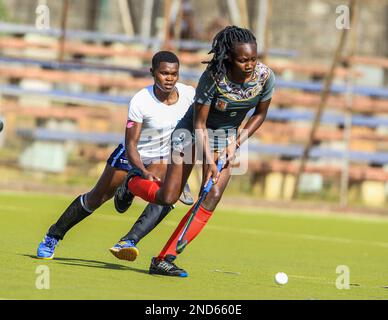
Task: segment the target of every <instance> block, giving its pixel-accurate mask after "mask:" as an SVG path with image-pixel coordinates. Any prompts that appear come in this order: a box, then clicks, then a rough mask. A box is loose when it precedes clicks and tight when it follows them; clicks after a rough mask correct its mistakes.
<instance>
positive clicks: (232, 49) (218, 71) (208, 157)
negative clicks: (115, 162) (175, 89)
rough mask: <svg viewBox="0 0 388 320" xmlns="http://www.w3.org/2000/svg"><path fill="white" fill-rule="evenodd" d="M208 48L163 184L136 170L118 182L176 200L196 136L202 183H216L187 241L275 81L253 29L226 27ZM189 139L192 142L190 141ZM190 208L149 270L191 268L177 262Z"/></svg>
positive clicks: (205, 216)
mask: <svg viewBox="0 0 388 320" xmlns="http://www.w3.org/2000/svg"><path fill="white" fill-rule="evenodd" d="M209 53H213V54H214V55H213V58H212V59H211V61H210V62H207V63H208V66H207V68H206V70H205V71H204V73H203V74H202V76H201V78H200V80H199V83H198V86H197V89H196V95H195V98H194V103H193V105H192V106H191V107H190V109H189V110H188V112H187V113H186V115H185V116H184V117H183V119H182V120H181V121H180V122H179V124H178V125H177V127H176V128H175V130H174V132H173V135H172V138H171V141H172V148H171V155H170V156H171V160H172V161H171V164H169V165H168V167H167V173H166V177H165V180H164V182H163V184H161V183H160V182H155V181H151V180H147V179H144V177H141V174H139V172H137V171H136V170H132V171H130V172H129V173H128V176H127V179H126V182H125V183H124V184H123V186H122V187H120V188H125V189H126V192H128V193H130V194H133V195H135V196H139V197H141V198H143V199H144V200H146V201H149V202H152V203H157V204H161V205H171V204H173V203H175V202H176V201H177V200H178V198H179V194H180V192H181V191H182V190H183V188H184V186H185V183H186V181H187V179H188V177H189V175H190V173H191V171H192V168H193V166H194V162H195V158H194V156H193V155H194V151H193V149H194V141H196V144H197V147H198V150H199V151H200V152H201V153H203V158H202V160H203V182H202V185H203V184H204V183H205V182H206V181H207V180H208V178H210V177H211V178H212V179H213V182H214V186H213V188H212V189H211V190H210V192H209V193H208V194H207V196H206V198H205V200H204V201H203V202H202V204H201V206H200V207H199V210H198V211H197V213H196V215H195V218H194V219H193V220H192V223H191V225H190V227H189V229H188V231H187V233H186V237H185V239H186V240H187V241H188V243H190V241H192V240H193V239H194V238H195V237H196V236H197V235H198V234H199V232H200V231H201V230H202V228H203V227H204V226H205V225H206V223H207V222H208V220H209V218H210V217H211V216H212V214H213V212H214V210H215V209H216V207H217V204H218V202H219V201H220V199H221V196H222V194H223V192H224V190H225V188H226V186H227V184H228V181H229V179H230V176H231V164H230V160H231V159H233V157H234V153H235V150H236V148H239V146H240V145H241V144H242V143H244V141H245V140H246V139H248V138H249V137H250V136H251V135H252V134H253V133H254V132H255V131H256V130H258V129H259V128H260V126H261V125H262V123H263V122H264V120H265V118H266V115H267V111H268V108H269V105H270V102H271V97H272V94H273V90H274V86H275V76H274V73H273V71H272V70H271V69H270V68H269V67H267V66H266V65H264V64H262V63H260V62H259V61H258V57H257V43H256V38H255V36H254V35H253V34H252V33H251V31H249V30H247V29H242V28H239V27H236V26H228V27H226V28H225V29H223V30H222V31H220V32H219V33H218V34H217V35H216V36H215V38H214V40H213V44H212V50H211V51H210V52H209ZM251 109H253V114H252V115H251V116H250V118H249V119H248V121H247V122H246V124H245V125H244V127H243V129H245V130H243V131H245V133H246V134H239V132H238V128H239V127H240V125H241V123H242V122H243V120H244V119H245V117H246V115H247V113H248V111H250V110H251ZM211 132H213V133H214V132H217V134H210V133H211ZM220 132H221V133H222V134H220ZM240 132H242V131H240ZM185 133H186V136H185ZM188 138H189V141H190V143H187V140H188ZM220 153H222V157H224V156H225V155H227V157H228V159H229V161H228V160H227V161H226V162H225V164H224V167H223V169H222V171H221V172H218V169H217V164H216V161H217V159H218V158H219V157H220V156H221V155H220ZM123 193H124V192H123ZM193 208H194V206H193ZM193 208H191V210H192V209H193ZM191 210H190V211H189V212H188V213H187V214H186V215H185V216H184V218H183V219H182V220H181V222H180V224H179V225H178V227H177V228H176V230H175V231H174V233H173V234H172V236H171V237H170V239H169V240H168V241H167V243H166V245H165V246H164V248H163V249H162V251H161V252H160V253H159V256H158V257H154V258H152V261H151V266H150V269H149V272H150V273H151V274H160V275H169V276H179V277H186V276H187V272H186V271H185V270H183V269H182V268H179V267H178V266H176V265H175V264H174V260H175V258H176V256H177V252H176V245H177V242H178V239H179V236H180V234H181V233H182V230H183V229H184V226H185V224H186V221H187V220H188V218H189V217H190V213H191Z"/></svg>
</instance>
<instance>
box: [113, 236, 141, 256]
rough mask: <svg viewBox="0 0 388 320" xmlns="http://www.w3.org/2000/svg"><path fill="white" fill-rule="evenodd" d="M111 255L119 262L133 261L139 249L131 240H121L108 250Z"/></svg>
mask: <svg viewBox="0 0 388 320" xmlns="http://www.w3.org/2000/svg"><path fill="white" fill-rule="evenodd" d="M109 251H110V252H112V254H113V255H114V256H115V257H116V258H118V259H121V260H128V261H135V260H136V258H137V256H138V255H139V249H138V248H137V247H136V245H135V243H134V242H133V241H132V240H121V241H119V242H118V243H116V244H115V245H114V246H113V247H112V248H110V249H109Z"/></svg>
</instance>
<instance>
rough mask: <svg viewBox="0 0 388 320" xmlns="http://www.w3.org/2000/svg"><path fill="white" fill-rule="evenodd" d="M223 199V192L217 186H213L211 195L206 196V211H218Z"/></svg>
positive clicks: (204, 204)
mask: <svg viewBox="0 0 388 320" xmlns="http://www.w3.org/2000/svg"><path fill="white" fill-rule="evenodd" d="M221 197H222V192H221V190H220V188H218V187H217V186H213V188H212V189H211V190H210V192H209V194H208V195H207V196H206V199H205V200H204V202H203V206H204V207H205V209H207V210H210V211H213V210H215V209H216V207H217V204H218V202H220V200H221Z"/></svg>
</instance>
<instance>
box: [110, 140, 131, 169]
mask: <svg viewBox="0 0 388 320" xmlns="http://www.w3.org/2000/svg"><path fill="white" fill-rule="evenodd" d="M107 163H108V164H109V165H110V166H111V167H113V168H116V169H120V170H124V171H129V170H130V169H131V168H132V166H131V165H130V164H129V163H128V159H127V156H126V153H125V147H124V145H123V144H122V143H120V144H119V145H118V146H117V148H116V149H115V150H114V151H113V152H112V154H111V155H110V157H109V159H108V160H107Z"/></svg>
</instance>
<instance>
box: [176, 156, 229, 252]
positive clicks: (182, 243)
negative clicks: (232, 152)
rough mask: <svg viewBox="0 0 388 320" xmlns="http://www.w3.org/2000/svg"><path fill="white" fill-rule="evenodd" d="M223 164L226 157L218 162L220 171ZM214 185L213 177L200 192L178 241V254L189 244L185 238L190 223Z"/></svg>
mask: <svg viewBox="0 0 388 320" xmlns="http://www.w3.org/2000/svg"><path fill="white" fill-rule="evenodd" d="M223 166H224V159H219V160H218V162H217V169H218V172H220V171H221V170H222V167H223ZM212 186H213V179H212V178H210V179H209V180H208V181H207V183H206V184H205V186H204V187H203V188H202V191H201V193H200V196H199V199H198V200H197V202H196V204H195V206H194V208H193V211H191V214H190V217H189V219H188V220H187V222H186V225H185V227H184V229H183V231H182V233H181V235H180V236H179V239H178V242H177V244H176V252H177V253H178V254H179V253H181V252H182V251H183V250H184V249H185V247H186V245H187V240H185V239H183V238H184V236H185V235H186V232H187V230H188V229H189V227H190V224H191V222H192V221H193V219H194V216H195V214H196V213H197V211H198V209H199V207H200V205H201V204H202V202H203V200H204V199H205V198H206V195H207V194H208V193H209V191H210V189H211V188H212Z"/></svg>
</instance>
